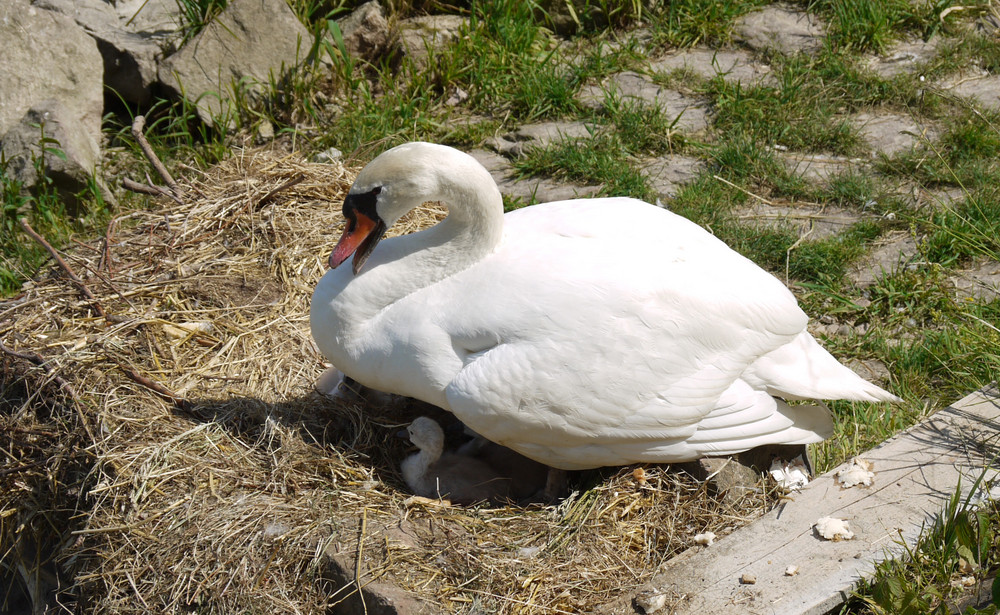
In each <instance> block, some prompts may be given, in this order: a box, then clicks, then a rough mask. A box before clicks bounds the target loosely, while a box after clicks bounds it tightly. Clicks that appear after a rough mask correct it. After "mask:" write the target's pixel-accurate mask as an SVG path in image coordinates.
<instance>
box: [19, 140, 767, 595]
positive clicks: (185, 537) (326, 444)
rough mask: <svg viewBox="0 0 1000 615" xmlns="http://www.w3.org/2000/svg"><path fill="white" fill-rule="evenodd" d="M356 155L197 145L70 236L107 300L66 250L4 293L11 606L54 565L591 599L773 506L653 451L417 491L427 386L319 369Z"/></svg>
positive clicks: (115, 573) (419, 215) (258, 589)
mask: <svg viewBox="0 0 1000 615" xmlns="http://www.w3.org/2000/svg"><path fill="white" fill-rule="evenodd" d="M355 173H356V169H345V168H343V167H340V166H338V165H326V164H308V163H305V162H303V161H302V160H301V159H300V158H299V157H298V156H296V155H284V154H280V153H276V152H272V151H268V150H247V151H243V152H240V153H239V154H238V155H236V156H234V157H233V158H231V159H230V160H228V161H226V162H224V163H222V164H220V165H219V166H218V167H217V168H215V169H212V170H211V171H210V172H208V173H205V174H202V173H199V172H195V171H190V172H189V177H188V178H186V179H184V180H182V181H181V182H180V183H181V185H182V189H183V192H184V194H185V195H186V198H185V202H186V205H178V204H175V203H173V202H164V203H163V204H162V205H163V207H164V209H162V210H158V211H156V212H146V211H144V212H136V213H133V214H131V215H130V216H129V218H128V220H126V221H122V224H123V225H125V224H128V225H129V228H127V229H118V230H115V228H114V227H112V229H109V238H110V239H111V241H110V244H109V245H108V246H107V248H108V249H107V253H106V251H105V249H104V245H101V243H100V240H98V241H95V242H93V243H92V244H78V245H77V246H76V247H75V248H74V249H73V250H71V251H70V252H69V253H68V254H67V255H66V258H67V261H68V262H69V264H70V266H71V267H72V268H73V269H74V270H75V271H76V272H77V273H78V274H79V275H80V277H81V278H82V279H83V280H84V282H85V283H86V284H87V285H88V286H89V288H90V289H91V290H92V291H93V293H94V295H95V296H96V297H97V299H98V301H99V302H100V303H101V304H102V305H103V307H104V309H105V310H106V312H107V313H108V314H109V315H111V319H110V322H109V321H106V320H105V319H103V318H100V317H98V316H97V315H96V313H95V312H94V309H93V305H92V303H91V302H90V301H88V300H86V299H84V298H82V297H81V295H80V294H79V292H78V289H77V288H76V287H74V286H73V285H72V284H71V283H70V282H69V281H68V280H67V279H66V278H65V277H64V276H63V275H61V273H60V271H59V270H57V269H53V270H52V271H50V272H49V273H48V274H47V275H45V276H43V277H41V278H40V279H38V280H36V281H34V282H33V283H32V284H30V285H29V287H27V288H26V289H25V291H24V292H23V293H22V294H21V295H19V296H18V297H16V298H15V299H13V300H11V301H7V302H5V303H2V304H0V341H2V342H3V343H4V345H5V346H6V347H7V349H9V350H10V351H11V352H6V353H4V354H0V356H2V364H0V365H2V369H3V372H2V377H0V386H2V387H3V388H2V391H0V422H2V425H3V428H4V432H5V433H6V434H7V438H6V441H5V442H4V443H3V444H4V449H3V453H4V457H3V459H2V461H0V464H2V465H0V553H2V561H3V565H2V568H0V574H2V578H0V582H2V583H3V589H0V593H4V591H5V590H7V595H8V600H9V601H11V602H9V603H8V607H7V608H12V607H11V605H12V604H14V603H16V602H17V600H18V599H19V598H18V597H19V596H20V599H21V600H22V602H27V601H29V600H33V601H36V604H37V602H40V601H42V600H44V599H46V596H49V597H50V598H51V596H52V595H53V594H52V591H53V589H54V587H55V584H57V583H59V584H60V586H61V589H62V590H63V592H62V593H60V594H58V599H59V600H60V601H61V603H62V604H64V605H65V606H66V608H68V609H70V610H79V611H85V612H97V613H112V612H113V613H131V612H149V611H198V612H203V613H231V612H269V613H274V612H282V613H284V612H295V613H309V612H319V611H334V612H335V611H337V605H338V604H339V605H340V606H345V605H349V604H353V605H355V606H356V605H357V596H356V595H355V596H354V597H350V598H349V596H350V594H352V593H356V590H357V588H358V587H359V586H364V587H365V588H366V590H365V591H366V596H367V599H368V600H371V599H372V596H373V594H370V593H367V592H368V590H370V589H372V588H375V587H377V586H381V587H388V586H391V585H395V586H398V587H401V588H403V589H404V590H407V591H408V592H411V593H412V594H413V595H416V596H419V597H420V599H422V600H424V601H426V602H427V603H430V604H431V605H434V606H436V608H440V609H441V610H444V611H449V612H469V611H472V610H474V609H477V608H478V609H482V610H486V611H490V612H498V613H528V612H557V613H558V612H580V611H586V610H590V609H593V608H595V607H597V606H598V605H601V604H605V603H607V602H608V601H610V600H612V599H614V598H615V597H617V596H620V595H622V593H623V592H626V591H628V589H629V588H631V587H634V586H636V585H638V584H639V583H641V582H642V581H644V580H646V579H648V577H649V576H650V575H651V574H652V572H653V571H654V570H655V568H656V567H657V565H658V564H660V563H661V562H662V561H663V560H664V559H666V558H668V557H670V556H672V555H673V554H675V553H677V552H678V551H679V550H682V549H684V548H687V547H688V546H690V545H691V543H692V538H693V536H694V534H696V533H699V532H703V531H707V530H711V531H713V532H715V533H716V534H720V535H722V534H725V533H727V532H728V531H731V530H732V529H734V528H735V527H737V526H739V525H742V524H744V523H746V522H747V521H748V520H750V519H752V518H754V517H756V516H757V515H759V514H760V513H761V512H762V511H763V510H764V508H765V507H766V506H767V505H768V502H767V499H768V498H767V497H766V495H765V494H763V493H759V494H756V495H753V496H751V497H748V498H746V499H745V500H744V501H742V502H740V503H739V505H738V506H733V505H730V504H727V503H725V502H724V501H723V500H722V499H721V498H718V497H716V496H714V495H712V494H710V493H708V492H707V491H706V488H705V486H704V485H702V484H699V483H698V482H697V481H694V480H693V479H691V478H690V477H689V476H688V475H686V474H683V473H679V472H675V471H670V470H669V469H668V468H665V467H657V466H651V467H647V468H645V470H644V472H645V475H644V480H639V478H637V476H640V475H637V474H634V473H633V470H632V469H622V470H620V471H618V472H617V473H615V474H612V475H610V476H608V475H604V476H601V475H598V474H597V473H593V474H592V475H588V476H584V477H583V479H582V480H583V483H584V484H586V485H593V486H592V487H590V488H588V489H586V490H584V491H583V493H582V494H574V495H573V496H571V497H570V498H568V499H567V500H565V501H564V502H562V503H561V504H560V505H559V506H558V507H542V506H533V507H524V508H520V507H514V506H511V507H506V508H460V507H447V506H439V505H434V504H432V503H427V502H424V503H421V502H416V503H414V502H408V501H407V498H408V497H409V494H408V493H406V491H405V487H404V486H403V483H402V481H401V479H400V477H399V474H398V463H399V461H400V460H401V459H402V458H403V456H404V455H405V454H406V452H405V443H404V442H403V441H402V440H399V439H397V438H396V437H395V432H396V430H397V429H398V428H399V427H400V426H401V425H403V424H405V423H406V422H408V421H409V420H410V419H411V418H412V417H413V416H414V415H416V414H417V413H425V412H427V409H426V408H421V407H419V405H415V404H414V403H411V402H409V401H407V400H402V399H399V400H395V401H393V402H392V403H388V404H383V405H372V404H363V403H358V404H346V403H341V402H335V401H331V400H328V399H326V398H324V397H322V396H320V395H318V394H316V393H315V392H314V391H313V390H312V387H311V384H312V383H313V382H314V381H315V379H316V377H317V376H318V375H319V374H320V373H321V372H322V370H323V369H324V365H323V359H322V357H321V356H320V355H319V353H318V351H317V350H316V348H315V346H314V345H313V342H312V340H311V337H310V334H309V324H308V304H309V298H310V295H311V292H312V289H313V287H314V285H315V283H316V281H317V280H318V279H319V277H320V276H321V275H322V274H323V272H324V269H325V259H326V256H327V255H328V253H329V251H330V249H331V248H332V246H333V245H334V243H335V241H336V239H337V237H338V236H339V231H340V228H339V225H340V220H341V216H340V215H339V213H338V211H337V208H338V205H339V202H340V200H341V199H342V197H343V194H344V192H345V191H346V190H347V188H348V187H349V185H350V182H351V180H352V178H353V176H354V174H355ZM299 175H301V176H303V177H304V179H303V180H302V181H301V182H299V183H297V184H295V185H289V184H290V180H292V179H293V178H295V177H297V176H299ZM443 215H444V212H443V211H442V210H441V208H439V207H430V208H428V209H424V210H421V211H419V212H416V213H414V214H412V215H411V216H410V217H408V218H407V220H405V221H404V223H403V224H400V225H397V227H396V228H394V229H393V231H394V232H397V233H399V232H409V231H411V230H414V229H417V228H421V227H426V226H428V225H430V224H433V223H434V222H435V221H436V220H439V219H441V218H442V217H443ZM108 254H109V255H110V257H111V258H110V260H108V259H107V258H106V257H107V255H108ZM12 353H15V354H12ZM39 363H42V364H41V365H38V364H39ZM129 370H131V371H132V372H133V373H137V374H139V376H140V377H145V378H148V379H149V380H150V381H152V382H156V383H160V384H162V385H163V386H164V387H165V388H166V389H168V390H169V391H171V392H172V393H173V394H175V395H176V396H180V397H183V398H184V403H183V404H182V405H180V406H178V405H177V404H175V403H174V402H173V401H171V400H170V399H168V398H167V397H165V396H164V395H163V394H162V392H161V393H157V392H156V391H154V390H152V389H151V388H150V387H149V386H144V385H143V384H141V383H140V382H136V381H135V380H134V379H133V378H130V377H128V375H127V373H126V372H128V371H129ZM359 555H360V562H358V561H357V559H358V556H359ZM357 573H360V576H359V577H358V578H355V575H356V574H357ZM369 584H372V585H369ZM24 588H27V590H26V591H27V593H28V594H32V595H31V596H24V595H22V592H24V591H25V589H24ZM352 600H353V601H354V602H351V601H352ZM3 608H4V607H3V606H2V605H0V610H2V609H3ZM352 608H353V607H352Z"/></svg>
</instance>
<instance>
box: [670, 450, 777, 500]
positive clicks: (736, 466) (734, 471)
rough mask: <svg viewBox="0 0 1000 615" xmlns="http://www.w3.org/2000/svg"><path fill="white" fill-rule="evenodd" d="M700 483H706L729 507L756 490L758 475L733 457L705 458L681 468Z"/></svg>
mask: <svg viewBox="0 0 1000 615" xmlns="http://www.w3.org/2000/svg"><path fill="white" fill-rule="evenodd" d="M681 467H682V468H683V469H684V470H686V471H687V472H688V473H689V474H691V475H692V476H694V477H695V478H697V479H698V480H701V481H708V483H709V485H711V487H712V489H713V490H714V491H715V492H716V493H718V494H719V495H721V496H722V499H723V501H725V502H727V503H729V504H730V505H735V504H737V503H738V502H739V501H740V500H741V499H743V498H744V497H746V496H747V495H749V494H750V493H753V492H754V491H755V490H757V489H758V485H757V483H758V482H760V474H758V472H757V471H756V470H754V469H753V468H751V467H750V466H749V465H745V464H744V463H741V462H740V461H738V460H737V459H736V458H735V457H705V458H703V459H699V460H698V461H693V462H690V463H685V464H683V465H682V466H681Z"/></svg>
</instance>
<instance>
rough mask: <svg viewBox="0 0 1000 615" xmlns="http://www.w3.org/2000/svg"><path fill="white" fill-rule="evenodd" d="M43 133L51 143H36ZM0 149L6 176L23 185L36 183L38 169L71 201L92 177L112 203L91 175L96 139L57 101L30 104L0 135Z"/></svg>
mask: <svg viewBox="0 0 1000 615" xmlns="http://www.w3.org/2000/svg"><path fill="white" fill-rule="evenodd" d="M43 133H44V136H45V138H46V139H52V140H53V142H51V143H46V144H44V145H43V144H42V143H40V141H41V138H42V135H43ZM0 151H2V156H3V158H4V159H5V160H6V161H7V167H6V174H7V176H8V177H9V178H11V179H14V180H16V181H18V182H20V183H21V185H22V186H24V187H26V188H28V187H31V186H35V185H36V184H37V183H38V182H39V180H40V179H41V178H39V176H38V172H39V171H42V172H43V173H44V174H45V177H47V178H48V179H49V180H51V181H52V183H53V185H54V186H55V188H56V189H58V190H59V191H60V193H61V194H62V196H63V198H64V199H65V200H66V201H67V202H69V203H71V204H75V194H76V193H78V192H80V191H82V190H84V189H86V188H87V186H88V181H89V180H91V179H93V181H95V182H96V183H97V186H98V189H100V190H101V192H102V196H103V197H104V198H105V200H109V201H111V202H114V201H113V196H112V195H111V192H110V191H109V190H108V189H107V187H106V186H105V185H104V184H103V182H102V181H101V180H100V178H99V177H96V176H95V175H94V172H95V170H96V167H97V164H98V162H99V161H100V151H99V148H98V145H97V142H96V141H95V139H94V137H93V135H92V134H90V133H89V132H88V131H87V130H85V129H84V128H83V127H81V126H80V124H79V122H78V119H77V114H76V113H75V112H74V111H73V110H71V109H70V108H69V107H67V105H65V104H63V103H62V102H60V101H57V100H51V99H50V100H44V101H40V102H39V103H37V104H36V105H35V106H33V107H31V109H29V110H28V111H27V113H25V114H24V116H23V117H22V118H21V121H20V122H18V123H17V124H15V125H14V126H12V127H11V128H10V129H9V130H8V131H7V132H6V133H4V135H3V136H2V137H0ZM36 162H37V164H36Z"/></svg>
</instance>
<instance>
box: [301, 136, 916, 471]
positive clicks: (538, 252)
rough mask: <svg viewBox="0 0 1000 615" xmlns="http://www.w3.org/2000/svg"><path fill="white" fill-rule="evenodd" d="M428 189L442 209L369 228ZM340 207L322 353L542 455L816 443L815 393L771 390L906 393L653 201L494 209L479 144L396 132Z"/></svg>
mask: <svg viewBox="0 0 1000 615" xmlns="http://www.w3.org/2000/svg"><path fill="white" fill-rule="evenodd" d="M426 201H442V202H444V203H445V204H446V205H447V206H448V211H449V214H448V217H447V218H446V219H445V220H443V221H442V222H440V223H438V224H437V225H435V226H434V227H432V228H430V229H427V230H425V231H421V232H418V233H413V234H410V235H405V236H402V237H397V238H392V239H386V240H384V241H380V239H381V238H382V236H383V233H384V232H385V230H386V229H387V228H388V227H390V226H392V224H393V223H394V222H395V221H396V220H397V219H399V217H400V216H402V215H403V214H404V213H406V212H407V211H409V210H411V209H413V208H414V207H416V206H418V205H420V204H421V203H423V202H426ZM343 212H344V216H345V217H346V218H347V225H346V228H345V231H344V234H343V236H342V237H341V239H340V241H339V243H338V244H337V246H336V247H335V248H334V250H333V253H332V254H331V256H330V266H331V267H332V268H333V270H331V271H329V272H327V273H326V275H324V276H323V278H322V279H321V280H320V282H319V284H318V285H317V287H316V290H315V293H314V294H313V300H312V307H311V313H310V320H311V326H312V333H313V336H314V338H315V340H316V343H317V345H318V346H319V348H320V350H321V351H322V352H323V354H324V355H326V357H327V358H328V359H329V360H330V361H331V362H332V363H333V364H334V365H336V366H337V367H338V368H339V369H341V370H343V371H344V373H346V374H348V375H350V377H351V378H354V379H355V380H357V381H358V382H360V383H361V384H363V385H365V386H368V387H371V388H374V389H377V390H379V391H386V392H389V393H396V394H400V395H407V396H410V397H415V398H417V399H421V400H423V401H426V402H428V403H431V404H434V405H436V406H440V407H441V408H445V409H447V410H450V411H451V412H453V413H454V414H455V415H456V416H457V417H458V418H459V419H460V420H461V421H462V422H463V423H465V424H466V425H468V426H469V427H470V428H471V429H473V430H475V431H476V432H477V433H479V434H482V435H483V436H485V437H486V438H488V439H490V440H492V441H494V442H497V443H498V444H502V445H503V446H507V447H510V448H512V449H514V450H516V451H518V452H520V453H522V454H524V455H525V456H527V457H530V458H532V459H535V460H537V461H540V462H542V463H545V464H547V465H549V466H553V467H555V468H560V469H564V470H576V469H585V468H594V467H599V466H605V465H622V464H627V463H634V462H675V461H685V460H692V459H696V458H699V457H702V456H705V455H718V454H730V453H735V452H739V451H743V450H747V449H750V448H753V447H755V446H758V445H762V444H769V443H787V444H800V443H809V442H818V441H820V440H822V439H823V438H825V437H827V436H828V435H829V434H830V433H831V431H832V421H831V418H830V416H829V412H828V411H827V410H826V409H825V407H823V406H821V405H820V406H813V405H796V406H789V405H788V404H786V403H785V402H784V401H783V399H853V400H869V401H878V400H881V401H891V400H896V399H898V398H896V397H895V396H894V395H892V394H890V393H888V392H886V391H884V390H882V389H881V388H879V387H877V386H875V385H873V384H871V383H869V382H866V381H865V380H863V379H862V378H860V377H858V376H857V375H855V374H854V372H852V371H851V370H849V369H848V368H846V367H844V366H843V365H841V364H840V363H838V362H837V360H836V359H834V358H833V357H832V356H831V355H830V354H829V353H827V352H826V351H825V350H823V349H822V348H821V347H820V346H819V344H817V342H816V341H815V340H814V339H813V338H812V336H811V335H809V333H807V332H806V321H807V316H806V315H805V313H804V312H803V311H802V310H801V309H800V308H799V307H798V304H797V303H796V300H795V298H794V297H793V296H792V294H791V293H790V292H789V291H788V289H787V288H785V286H784V285H783V284H782V283H781V282H780V281H778V280H777V279H776V278H775V277H774V276H772V275H770V274H769V273H767V272H765V271H764V270H762V269H761V268H759V267H758V266H757V265H755V264H753V263H752V262H751V261H749V260H747V259H746V258H744V257H743V256H741V255H739V254H737V253H736V252H735V251H733V250H732V249H730V248H729V247H728V246H726V245H725V244H724V243H723V242H721V241H720V240H718V239H716V238H715V237H714V236H712V235H711V234H710V233H708V232H706V231H705V230H703V229H702V228H701V227H699V226H697V225H696V224H694V223H692V222H690V221H689V220H687V219H685V218H682V217H680V216H677V215H675V214H673V213H671V212H669V211H667V210H664V209H661V208H659V207H655V206H653V205H650V204H648V203H644V202H641V201H637V200H634V199H629V198H598V199H578V200H571V201H561V202H555V203H548V204H544V205H536V206H534V207H527V208H524V209H521V210H518V211H514V212H511V213H509V214H506V215H504V213H503V205H502V200H501V196H500V192H499V191H498V189H497V186H496V184H495V183H494V181H493V179H492V178H491V177H490V175H489V173H488V172H487V171H486V170H485V169H484V168H483V167H482V166H481V165H480V164H479V163H478V162H476V161H475V160H474V159H473V158H472V157H471V156H468V155H466V154H464V153H461V152H459V151H457V150H455V149H452V148H450V147H445V146H441V145H434V144H429V143H408V144H405V145H401V146H399V147H395V148H393V149H391V150H388V151H386V152H384V153H383V154H381V155H380V156H378V157H377V158H376V159H375V160H373V161H372V162H371V163H370V164H369V165H368V166H366V167H365V168H364V169H363V170H362V171H361V173H360V174H359V175H358V177H357V179H356V181H355V182H354V185H353V186H352V187H351V190H350V192H349V194H348V195H347V197H346V198H345V200H344V206H343ZM376 246H377V247H376ZM351 255H353V256H354V259H353V263H352V264H353V267H338V266H339V265H340V264H341V263H342V262H344V261H345V260H347V259H348V258H350V257H351ZM782 398H783V399H782Z"/></svg>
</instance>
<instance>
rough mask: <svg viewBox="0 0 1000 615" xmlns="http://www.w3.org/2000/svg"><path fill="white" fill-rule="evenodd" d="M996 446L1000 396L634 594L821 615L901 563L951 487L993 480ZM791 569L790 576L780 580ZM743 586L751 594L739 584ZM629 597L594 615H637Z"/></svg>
mask: <svg viewBox="0 0 1000 615" xmlns="http://www.w3.org/2000/svg"><path fill="white" fill-rule="evenodd" d="M998 441H1000V391H998V390H997V389H996V388H987V389H983V390H980V391H976V392H975V393H972V394H971V395H968V396H967V397H965V398H963V399H962V400H960V401H958V402H956V403H955V404H953V405H952V406H950V407H948V408H946V409H944V410H942V411H940V412H938V413H937V414H935V415H934V416H932V417H930V418H928V419H927V420H925V421H924V422H922V423H920V424H918V425H916V426H914V427H912V428H910V429H908V430H906V431H904V432H902V433H900V434H898V435H897V436H895V437H893V438H891V439H889V440H887V441H886V442H884V443H883V444H881V445H879V446H877V447H876V448H874V449H872V450H870V451H868V452H867V453H865V454H864V455H862V457H863V458H864V459H866V460H867V461H869V462H871V463H872V464H873V470H874V472H875V477H874V483H873V484H872V485H871V486H870V487H860V486H858V487H852V488H849V489H844V488H841V486H840V485H839V483H838V481H837V471H838V470H840V469H842V468H843V467H845V466H846V465H847V464H845V465H844V466H842V467H841V468H836V469H834V470H832V471H830V472H827V473H826V474H824V475H822V476H820V477H818V478H816V479H815V480H814V481H813V482H812V483H810V484H809V485H807V486H806V487H804V488H803V489H802V490H801V491H800V492H798V493H796V494H795V495H794V497H793V499H792V500H791V501H788V502H787V503H786V504H783V505H781V506H779V507H778V508H777V509H775V510H773V511H771V512H770V513H768V514H767V515H765V516H764V517H762V518H761V519H759V520H758V521H756V522H754V523H752V524H751V525H749V526H746V527H744V528H742V529H740V530H737V531H736V532H734V533H733V534H730V535H729V536H726V537H725V538H722V539H721V540H719V541H717V542H716V543H715V544H714V545H712V546H710V547H695V548H693V549H689V550H688V551H685V552H684V553H682V554H681V555H679V556H678V557H675V558H674V559H672V560H670V561H669V562H667V563H666V564H665V565H664V566H663V567H662V568H660V570H658V571H657V573H656V574H655V575H654V577H653V579H652V581H651V582H650V583H649V584H647V585H645V586H643V587H640V588H639V591H640V592H644V593H643V599H644V601H647V602H648V601H649V600H650V599H651V597H656V596H662V597H663V603H664V607H663V608H664V609H665V610H664V611H663V612H664V613H671V614H673V615H684V614H688V613H735V612H739V613H747V614H751V615H756V614H763V613H767V614H775V613H781V614H787V615H799V614H820V613H826V612H827V611H829V610H830V609H833V608H835V607H836V606H838V605H839V604H841V603H842V602H843V601H844V600H845V599H846V598H847V597H848V596H849V595H850V592H851V590H852V589H853V587H854V586H855V584H856V583H857V582H858V580H859V579H861V578H862V577H863V576H866V575H869V574H871V573H872V571H873V570H874V566H875V564H876V563H877V562H880V561H882V560H884V559H887V558H890V557H895V556H899V555H903V554H904V553H905V548H904V546H903V545H904V544H906V545H911V546H912V545H913V544H914V543H915V542H916V540H917V538H918V537H919V535H920V533H921V531H922V529H923V528H924V527H926V526H927V525H929V524H931V523H933V522H934V520H935V519H936V518H937V516H938V515H939V514H940V513H941V511H942V510H943V509H944V507H945V505H946V504H947V502H948V500H949V498H951V496H952V494H954V493H955V491H956V490H957V489H958V486H959V483H961V489H962V493H963V494H968V493H969V491H970V489H971V488H972V486H973V484H974V483H975V482H976V479H977V478H978V477H980V476H982V475H983V473H984V471H985V472H986V473H987V474H988V476H987V477H986V478H987V481H989V480H992V478H993V477H995V476H997V474H998V471H997V470H995V469H994V470H989V471H986V470H984V468H985V466H986V464H987V458H992V456H993V455H995V454H996V452H997V447H998ZM983 484H984V485H985V484H989V483H988V482H986V481H984V482H983ZM981 495H985V496H987V497H993V498H995V497H998V496H1000V493H996V492H993V493H988V494H981ZM821 517H833V518H837V519H846V520H847V521H848V523H849V525H850V530H851V531H852V532H853V533H854V537H853V538H852V539H849V540H840V541H828V540H822V539H820V538H819V537H818V536H817V533H816V531H815V529H814V526H815V525H816V522H817V520H818V519H820V518H821ZM790 565H794V566H797V567H798V574H796V575H795V576H788V575H786V574H785V570H786V568H787V567H788V566H790ZM750 577H753V578H754V579H755V582H754V583H753V584H748V583H741V581H740V580H741V578H750ZM634 596H635V595H633V596H629V597H628V598H627V599H623V600H622V601H620V602H619V603H617V604H613V605H608V607H607V608H606V609H604V610H602V611H601V612H603V613H609V614H610V613H614V614H624V613H629V614H631V613H635V609H634V607H633V605H632V601H633V599H634Z"/></svg>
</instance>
